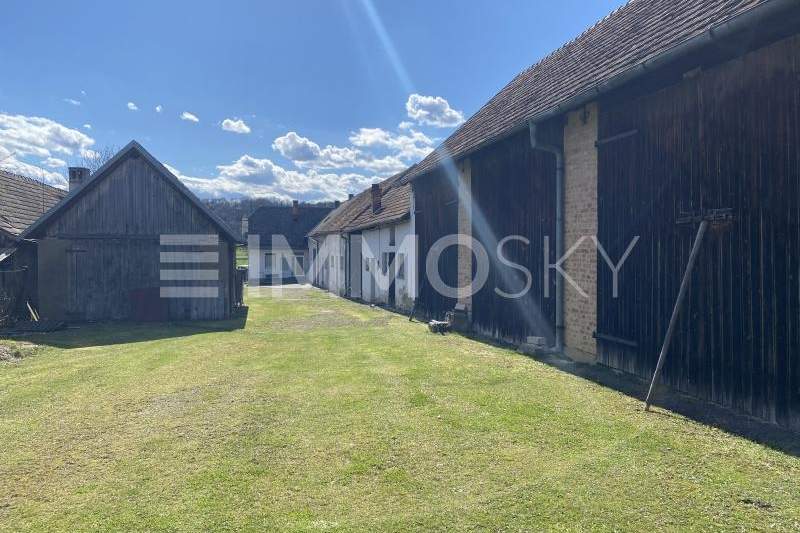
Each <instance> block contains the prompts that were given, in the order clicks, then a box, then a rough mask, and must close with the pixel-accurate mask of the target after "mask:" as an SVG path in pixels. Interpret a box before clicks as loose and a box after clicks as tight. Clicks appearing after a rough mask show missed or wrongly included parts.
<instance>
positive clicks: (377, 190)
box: [370, 183, 381, 213]
mask: <svg viewBox="0 0 800 533" xmlns="http://www.w3.org/2000/svg"><path fill="white" fill-rule="evenodd" d="M370 191H371V192H372V212H373V213H377V212H378V211H380V210H381V186H380V185H378V184H377V183H373V184H372V188H371V189H370Z"/></svg>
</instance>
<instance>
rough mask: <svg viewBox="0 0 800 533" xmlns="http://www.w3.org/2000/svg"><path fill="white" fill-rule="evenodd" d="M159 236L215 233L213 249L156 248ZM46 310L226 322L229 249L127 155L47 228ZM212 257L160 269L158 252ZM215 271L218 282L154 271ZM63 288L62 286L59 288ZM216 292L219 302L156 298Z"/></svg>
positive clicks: (84, 316)
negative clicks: (176, 292)
mask: <svg viewBox="0 0 800 533" xmlns="http://www.w3.org/2000/svg"><path fill="white" fill-rule="evenodd" d="M162 234H204V235H212V234H213V235H218V236H219V238H220V240H219V246H211V247H209V246H199V247H197V246H195V247H186V246H180V247H176V246H161V244H160V235H162ZM40 248H41V250H42V251H41V253H40V255H42V256H43V257H44V258H46V259H44V260H43V261H40V266H39V279H40V283H41V286H42V291H41V294H42V299H43V300H45V299H47V300H49V301H47V302H42V306H43V309H44V310H48V311H50V312H52V313H53V314H54V315H59V314H61V315H62V317H63V318H69V319H74V320H109V319H112V320H116V319H130V318H148V316H144V317H143V316H141V315H143V314H144V315H150V318H152V317H158V318H161V319H175V320H179V319H221V318H227V317H229V316H230V310H231V305H232V304H231V290H232V284H231V282H230V276H231V275H232V264H229V263H231V262H232V259H231V258H232V254H231V250H230V248H231V245H230V243H228V242H227V241H225V240H224V237H223V236H222V235H220V233H219V230H218V229H217V227H216V226H215V225H214V224H212V223H211V221H210V220H209V219H208V217H207V216H206V215H205V214H204V213H203V212H202V211H201V210H199V209H198V208H197V207H195V206H194V205H193V204H192V203H191V202H190V201H189V200H188V199H187V198H186V197H185V196H184V195H183V194H181V193H180V192H179V191H178V190H177V189H176V188H175V187H174V186H173V185H172V184H170V183H169V182H168V181H167V180H166V179H164V178H163V177H162V176H161V174H160V173H159V172H158V171H157V170H156V169H155V168H154V167H153V166H152V165H150V164H149V163H148V162H147V161H146V160H145V159H144V158H141V157H128V158H125V159H123V160H122V161H121V162H120V163H119V164H118V166H117V167H116V168H115V169H114V170H113V171H112V172H111V174H110V175H108V176H107V177H105V178H104V179H103V180H101V181H100V182H99V183H97V184H96V185H95V186H94V187H93V188H92V189H91V190H89V191H87V192H86V193H85V194H84V195H83V196H82V197H81V198H80V199H79V200H78V201H77V202H76V203H74V204H73V205H71V206H69V207H68V208H67V209H66V210H65V211H63V212H62V213H60V214H59V215H58V216H57V218H55V219H54V220H53V221H52V222H51V223H49V224H48V226H47V227H46V228H45V239H44V240H43V241H41V243H40ZM166 251H187V252H190V251H211V252H218V253H219V262H218V263H186V264H182V263H164V264H161V263H160V252H166ZM162 267H163V268H164V269H215V268H216V269H219V281H218V282H214V281H193V282H186V281H183V282H180V281H164V282H162V281H161V280H160V269H161V268H162ZM59 284H63V285H64V288H59V287H58V286H57V285H59ZM181 285H192V286H203V285H212V286H219V296H218V297H217V298H169V299H161V298H157V295H158V291H159V288H160V287H161V286H181Z"/></svg>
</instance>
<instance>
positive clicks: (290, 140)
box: [272, 131, 407, 174]
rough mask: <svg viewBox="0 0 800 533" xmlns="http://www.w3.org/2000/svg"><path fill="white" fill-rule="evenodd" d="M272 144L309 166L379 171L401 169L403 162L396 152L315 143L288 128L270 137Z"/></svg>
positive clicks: (292, 159)
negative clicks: (387, 153)
mask: <svg viewBox="0 0 800 533" xmlns="http://www.w3.org/2000/svg"><path fill="white" fill-rule="evenodd" d="M272 148H273V149H274V150H275V151H277V152H278V153H279V154H281V155H282V156H283V157H285V158H286V159H288V160H290V161H292V163H294V164H295V165H296V166H297V167H299V168H303V169H313V170H332V169H344V168H351V169H358V170H363V171H368V172H375V173H380V174H391V173H395V172H399V171H400V170H403V169H404V168H405V167H406V166H407V165H406V164H405V163H404V162H403V161H402V159H401V158H400V157H398V156H396V155H384V156H376V155H374V154H371V153H366V152H364V151H362V150H359V149H358V148H352V147H342V146H333V145H330V144H329V145H327V146H325V148H321V147H320V146H319V145H318V144H317V143H315V142H314V141H312V140H311V139H308V138H307V137H302V136H300V135H298V134H297V133H296V132H294V131H290V132H289V133H287V134H286V135H283V136H282V137H278V138H277V139H275V141H273V143H272Z"/></svg>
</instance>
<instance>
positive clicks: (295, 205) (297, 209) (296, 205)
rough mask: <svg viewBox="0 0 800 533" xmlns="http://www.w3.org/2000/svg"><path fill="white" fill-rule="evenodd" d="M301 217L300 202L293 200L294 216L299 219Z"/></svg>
mask: <svg viewBox="0 0 800 533" xmlns="http://www.w3.org/2000/svg"><path fill="white" fill-rule="evenodd" d="M299 217H300V202H299V201H298V200H292V218H293V219H294V220H297V219H298V218H299Z"/></svg>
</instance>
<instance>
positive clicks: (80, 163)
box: [73, 145, 119, 174]
mask: <svg viewBox="0 0 800 533" xmlns="http://www.w3.org/2000/svg"><path fill="white" fill-rule="evenodd" d="M118 151H119V149H118V148H117V147H116V146H112V145H107V146H103V147H102V148H98V149H97V150H86V151H85V152H84V153H83V154H81V156H80V157H78V158H77V160H76V161H75V164H74V165H73V166H76V167H84V168H88V169H89V173H90V174H94V173H95V172H97V170H98V169H99V168H100V167H102V166H103V165H105V164H106V163H107V162H108V161H109V160H110V159H111V158H112V157H114V156H115V155H116V154H117V152H118Z"/></svg>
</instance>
